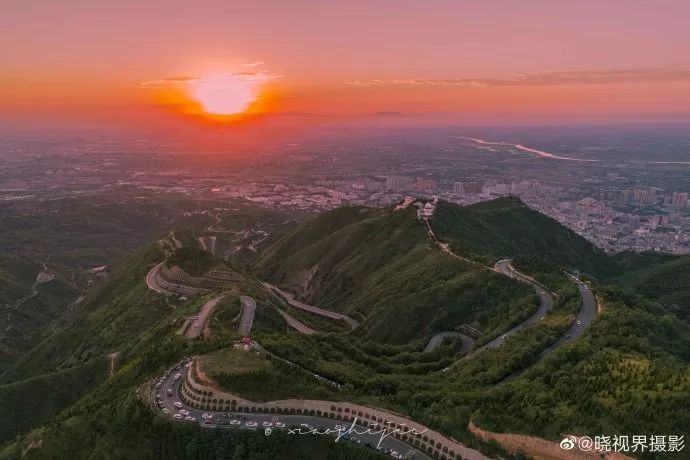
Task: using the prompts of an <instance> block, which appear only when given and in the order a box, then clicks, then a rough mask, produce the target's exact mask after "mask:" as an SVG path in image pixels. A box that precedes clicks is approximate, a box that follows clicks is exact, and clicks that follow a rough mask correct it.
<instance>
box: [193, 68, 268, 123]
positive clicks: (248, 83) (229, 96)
mask: <svg viewBox="0 0 690 460" xmlns="http://www.w3.org/2000/svg"><path fill="white" fill-rule="evenodd" d="M258 95H259V87H258V84H257V82H255V81H252V80H247V79H245V78H242V77H240V76H236V75H214V76H210V77H205V78H200V79H196V80H193V81H190V82H189V97H190V98H192V99H193V100H195V101H196V102H198V103H199V104H200V105H201V107H202V109H203V110H204V112H206V113H208V114H211V115H236V114H240V113H243V112H245V111H246V110H247V109H248V108H249V106H250V105H251V104H252V103H253V102H254V101H255V100H256V98H257V97H258Z"/></svg>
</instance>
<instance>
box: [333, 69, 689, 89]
mask: <svg viewBox="0 0 690 460" xmlns="http://www.w3.org/2000/svg"><path fill="white" fill-rule="evenodd" d="M674 81H690V70H682V69H681V70H679V69H618V70H601V71H579V70H575V71H563V72H541V73H530V74H523V75H517V76H515V77H510V78H475V79H469V78H450V79H408V80H354V81H348V82H346V83H345V84H347V85H350V86H360V87H376V86H421V85H424V86H466V87H488V86H556V85H599V84H617V83H648V82H674Z"/></svg>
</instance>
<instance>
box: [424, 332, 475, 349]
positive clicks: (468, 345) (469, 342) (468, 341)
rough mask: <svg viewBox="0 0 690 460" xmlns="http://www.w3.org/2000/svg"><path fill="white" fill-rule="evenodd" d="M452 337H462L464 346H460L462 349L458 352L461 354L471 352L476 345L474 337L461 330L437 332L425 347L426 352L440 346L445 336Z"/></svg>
mask: <svg viewBox="0 0 690 460" xmlns="http://www.w3.org/2000/svg"><path fill="white" fill-rule="evenodd" d="M447 337H448V338H451V337H460V338H461V339H462V347H461V348H460V351H459V352H458V353H459V354H461V355H464V354H465V353H469V352H470V350H472V347H474V339H473V338H472V337H470V336H468V335H465V334H463V333H461V332H451V331H448V332H441V333H439V334H436V335H435V336H433V337H432V338H431V340H429V343H428V344H427V346H426V347H424V353H427V352H430V351H434V350H435V349H436V348H438V347H439V346H440V345H441V344H442V343H443V339H445V338H447Z"/></svg>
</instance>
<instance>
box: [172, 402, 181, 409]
mask: <svg viewBox="0 0 690 460" xmlns="http://www.w3.org/2000/svg"><path fill="white" fill-rule="evenodd" d="M173 406H175V407H177V408H178V409H182V403H181V402H180V401H176V402H175V404H173Z"/></svg>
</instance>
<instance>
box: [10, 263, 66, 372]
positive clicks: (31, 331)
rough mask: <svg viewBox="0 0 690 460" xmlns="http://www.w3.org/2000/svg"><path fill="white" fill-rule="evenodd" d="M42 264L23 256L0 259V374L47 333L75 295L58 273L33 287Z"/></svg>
mask: <svg viewBox="0 0 690 460" xmlns="http://www.w3.org/2000/svg"><path fill="white" fill-rule="evenodd" d="M42 269H43V267H42V265H41V264H39V263H37V262H35V261H32V260H30V259H28V258H25V257H4V256H3V257H0V317H2V319H3V323H2V328H0V374H2V373H3V372H4V371H5V370H6V369H7V368H8V367H9V366H10V365H12V364H13V363H14V362H15V360H16V359H18V358H19V356H21V355H22V354H23V353H25V352H27V351H28V350H29V349H31V347H33V346H35V345H36V344H37V343H38V342H39V341H40V340H41V339H42V338H44V337H45V336H46V334H47V333H48V332H49V328H50V326H51V324H52V323H53V322H54V321H56V320H57V318H59V317H60V316H61V315H62V314H63V313H64V312H65V311H66V310H67V308H68V307H69V305H70V304H71V303H72V302H73V301H74V299H76V297H77V295H78V292H77V290H76V289H75V288H74V287H72V286H71V285H70V283H68V282H67V281H66V280H65V279H63V278H62V277H61V276H60V275H59V274H57V276H56V278H55V279H54V280H52V281H50V282H48V283H44V284H41V285H38V286H37V287H36V295H33V289H32V286H33V283H34V281H35V280H36V275H37V274H38V273H39V272H40V271H42Z"/></svg>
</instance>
